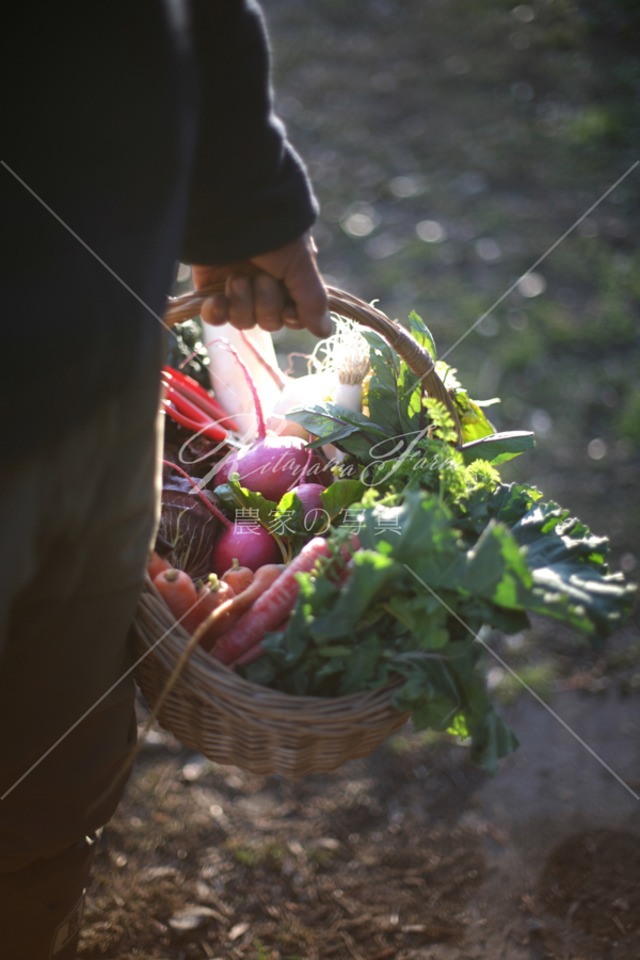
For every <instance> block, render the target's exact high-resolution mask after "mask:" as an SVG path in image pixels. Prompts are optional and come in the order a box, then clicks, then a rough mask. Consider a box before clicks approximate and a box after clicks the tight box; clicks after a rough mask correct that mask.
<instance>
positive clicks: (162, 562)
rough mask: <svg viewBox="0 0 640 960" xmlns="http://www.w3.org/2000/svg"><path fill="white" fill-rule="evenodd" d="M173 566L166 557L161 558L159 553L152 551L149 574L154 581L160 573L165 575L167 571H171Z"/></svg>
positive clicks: (148, 568) (148, 565) (148, 567)
mask: <svg viewBox="0 0 640 960" xmlns="http://www.w3.org/2000/svg"><path fill="white" fill-rule="evenodd" d="M170 569H171V564H170V563H169V561H168V560H166V559H165V558H164V557H161V556H160V554H159V553H156V551H155V550H152V551H151V556H150V557H149V560H148V561H147V573H148V574H149V576H150V577H151V579H152V580H155V578H156V577H157V576H158V574H159V573H163V572H164V571H165V570H170Z"/></svg>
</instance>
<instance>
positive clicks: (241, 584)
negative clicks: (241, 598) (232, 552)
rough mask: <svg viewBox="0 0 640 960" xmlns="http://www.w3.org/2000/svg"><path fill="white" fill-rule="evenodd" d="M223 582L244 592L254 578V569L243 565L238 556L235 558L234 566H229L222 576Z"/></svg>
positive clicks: (237, 591) (239, 591)
mask: <svg viewBox="0 0 640 960" xmlns="http://www.w3.org/2000/svg"><path fill="white" fill-rule="evenodd" d="M221 579H222V581H223V583H228V584H229V586H230V587H232V588H233V590H235V592H236V593H242V591H243V590H246V589H247V587H248V586H249V585H250V584H251V581H252V580H253V570H252V569H251V568H250V567H241V566H240V564H239V562H238V558H237V557H234V558H233V566H231V567H229V569H228V570H226V571H225V572H224V573H223V574H222V577H221Z"/></svg>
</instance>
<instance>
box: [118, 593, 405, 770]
mask: <svg viewBox="0 0 640 960" xmlns="http://www.w3.org/2000/svg"><path fill="white" fill-rule="evenodd" d="M135 633H136V638H137V650H136V654H137V657H138V658H140V660H139V662H138V665H137V668H136V679H137V682H138V685H139V686H140V689H141V690H142V693H143V695H144V698H145V700H146V702H147V703H148V704H149V706H153V704H155V703H156V701H157V700H158V698H159V697H160V696H161V694H162V692H163V689H164V687H165V684H166V683H167V681H168V680H169V678H170V676H171V673H172V671H173V669H174V667H175V666H176V664H177V662H178V660H179V658H180V655H181V653H182V651H183V650H184V647H185V645H186V643H187V640H188V635H187V633H186V632H185V630H184V629H183V628H182V627H181V626H180V625H179V624H176V622H175V620H174V619H173V617H172V615H171V613H170V611H169V609H168V608H167V607H166V605H165V603H164V602H163V600H162V599H161V597H160V595H159V594H158V592H157V590H156V589H155V587H154V586H153V584H152V583H151V581H150V580H148V579H147V582H146V584H145V588H144V591H143V594H142V597H141V599H140V603H139V607H138V612H137V616H136V624H135ZM391 695H392V694H391V690H390V689H389V688H388V687H387V688H383V689H380V690H373V691H371V690H369V691H365V692H363V693H355V694H350V695H349V696H344V697H336V698H335V699H329V698H322V697H297V696H292V695H291V694H286V693H280V692H279V691H277V690H272V689H269V688H268V687H260V686H258V685H256V684H253V683H249V682H248V681H247V680H245V679H244V678H242V677H240V676H239V675H238V674H237V673H235V671H233V670H232V669H231V668H230V667H226V666H225V665H224V664H221V663H219V662H218V661H217V660H215V659H214V658H213V657H212V656H210V655H209V654H208V653H206V652H205V651H204V650H202V649H201V648H200V647H196V649H195V650H194V651H193V653H192V654H191V656H190V657H189V660H188V662H187V664H186V666H185V668H184V670H183V671H182V673H181V674H180V677H179V679H178V680H177V682H176V683H175V686H174V687H173V689H172V690H171V692H170V693H169V695H168V697H167V698H166V700H165V701H164V703H163V706H162V708H161V710H160V713H159V716H158V722H159V723H160V725H161V726H163V727H164V728H165V729H167V730H169V731H170V732H171V733H172V734H173V735H174V736H175V737H177V738H178V740H180V741H181V743H183V744H184V745H185V746H186V747H190V748H191V749H193V750H197V751H198V752H199V753H202V754H204V756H206V757H208V758H209V760H213V761H215V762H216V763H220V764H231V765H233V766H237V767H241V768H242V769H244V770H248V771H250V772H251V773H258V774H270V773H277V774H280V775H281V776H285V777H290V778H298V777H302V776H305V775H306V774H309V773H325V772H327V771H329V770H334V769H335V768H336V767H339V766H341V764H343V763H345V761H347V760H352V759H355V758H356V757H363V756H366V755H367V754H368V753H370V752H371V751H372V750H374V749H375V748H376V747H378V746H379V745H380V744H381V743H382V742H383V740H385V739H386V738H387V737H388V736H389V735H390V734H391V733H393V732H394V731H395V730H397V729H398V728H399V727H401V726H402V725H403V724H404V723H405V722H406V720H407V719H408V717H407V715H406V714H403V713H401V712H400V711H398V710H397V709H396V708H395V707H394V706H393V705H392V703H391Z"/></svg>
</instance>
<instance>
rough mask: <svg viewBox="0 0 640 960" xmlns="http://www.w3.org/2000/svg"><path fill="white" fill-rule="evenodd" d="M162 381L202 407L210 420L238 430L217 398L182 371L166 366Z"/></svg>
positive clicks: (163, 369) (163, 370)
mask: <svg viewBox="0 0 640 960" xmlns="http://www.w3.org/2000/svg"><path fill="white" fill-rule="evenodd" d="M162 379H163V381H164V382H165V384H167V385H168V386H171V387H172V388H173V389H174V390H179V391H180V393H182V394H183V395H184V396H185V397H186V398H187V399H188V400H190V401H191V402H192V403H194V404H196V406H198V407H200V409H201V410H202V412H203V413H205V414H206V415H207V416H208V417H209V418H210V419H212V420H218V421H219V422H220V423H221V424H222V425H223V426H226V427H228V428H229V429H230V430H238V425H237V423H236V422H235V420H233V418H232V417H231V416H230V415H229V414H228V413H227V411H226V410H225V409H224V407H223V406H222V405H221V404H220V403H218V401H217V400H216V399H215V397H212V396H210V394H208V393H207V391H206V390H205V389H204V387H202V386H201V385H200V384H199V383H198V381H197V380H194V379H193V377H189V376H187V374H186V373H182V372H181V371H180V370H175V369H174V368H173V367H168V366H165V367H163V368H162Z"/></svg>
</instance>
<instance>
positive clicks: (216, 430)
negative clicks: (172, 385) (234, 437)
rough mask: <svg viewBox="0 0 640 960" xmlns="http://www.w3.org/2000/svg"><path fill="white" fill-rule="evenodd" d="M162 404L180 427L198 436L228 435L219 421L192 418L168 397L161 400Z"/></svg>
mask: <svg viewBox="0 0 640 960" xmlns="http://www.w3.org/2000/svg"><path fill="white" fill-rule="evenodd" d="M162 405H163V407H164V409H165V411H166V413H167V414H168V415H169V416H170V417H171V419H172V420H174V421H175V422H176V423H179V424H180V426H181V427H185V428H186V429H187V430H192V431H193V432H194V433H197V434H198V436H202V437H210V438H211V440H226V438H227V436H228V434H227V431H226V430H225V429H224V427H221V426H220V424H219V423H214V422H213V421H211V420H210V421H208V422H206V421H202V420H193V419H192V418H191V417H189V416H187V415H186V414H184V413H181V412H180V411H179V410H178V409H177V407H175V406H174V404H173V403H172V402H171V400H169V398H168V397H167V398H165V399H164V400H163V401H162Z"/></svg>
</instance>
